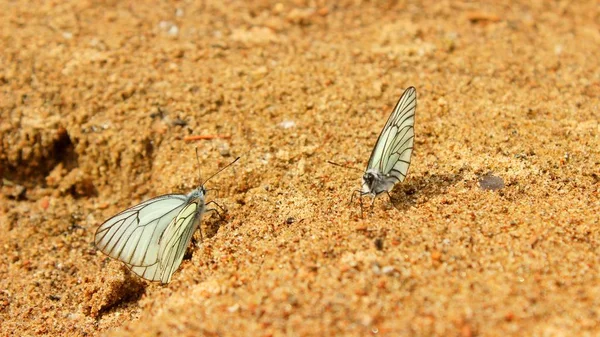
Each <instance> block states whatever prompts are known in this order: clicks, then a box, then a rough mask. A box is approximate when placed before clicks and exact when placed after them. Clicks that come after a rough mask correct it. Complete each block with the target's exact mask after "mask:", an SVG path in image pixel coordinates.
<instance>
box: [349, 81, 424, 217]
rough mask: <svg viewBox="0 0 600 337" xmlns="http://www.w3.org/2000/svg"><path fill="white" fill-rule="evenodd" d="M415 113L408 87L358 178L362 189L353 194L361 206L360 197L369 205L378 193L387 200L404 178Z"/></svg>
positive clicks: (414, 98)
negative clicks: (365, 199) (367, 199)
mask: <svg viewBox="0 0 600 337" xmlns="http://www.w3.org/2000/svg"><path fill="white" fill-rule="evenodd" d="M416 109H417V90H416V89H415V88H414V87H409V88H408V89H406V90H405V91H404V93H403V94H402V96H401V97H400V99H399V100H398V103H396V106H395V107H394V110H393V111H392V114H391V115H390V117H389V118H388V120H387V122H386V123H385V126H384V127H383V130H381V133H380V134H379V138H378V139H377V142H376V143H375V147H374V148H373V152H371V158H370V159H369V163H368V164H367V169H366V171H365V173H364V174H363V176H362V189H361V190H358V191H356V192H358V194H359V196H360V197H361V205H362V196H364V195H370V196H372V198H373V199H372V202H371V204H373V202H374V201H375V198H376V197H377V196H379V195H380V194H382V193H387V194H388V196H389V192H390V191H391V190H392V188H393V187H394V185H395V184H396V183H399V182H402V181H404V179H405V178H406V175H407V174H408V168H409V167H410V157H411V155H412V151H413V145H414V141H415V130H414V126H415V111H416ZM356 192H355V193H356ZM352 195H353V196H354V193H353V194H352ZM361 212H362V206H361Z"/></svg>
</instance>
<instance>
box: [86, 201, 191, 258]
mask: <svg viewBox="0 0 600 337" xmlns="http://www.w3.org/2000/svg"><path fill="white" fill-rule="evenodd" d="M186 200H187V198H186V196H185V195H182V194H168V195H162V196H159V197H156V198H153V199H150V200H147V201H145V202H143V203H141V204H139V205H136V206H133V207H131V208H128V209H126V210H125V211H123V212H121V213H119V214H117V215H115V216H113V217H112V218H110V219H108V220H107V221H106V222H104V223H103V224H102V225H101V226H100V227H99V228H98V230H97V231H96V235H95V242H96V246H97V247H98V248H99V249H100V250H101V251H102V252H103V253H105V254H106V255H108V256H110V257H112V258H115V259H118V260H121V261H123V262H125V263H126V264H128V265H135V266H150V265H153V264H155V263H156V262H157V259H158V251H159V246H158V242H159V239H160V237H161V235H162V233H163V232H164V231H165V229H166V228H167V226H168V225H169V223H171V221H172V220H173V219H174V218H175V217H176V216H177V214H178V213H179V212H180V211H181V209H183V208H184V206H185V203H186Z"/></svg>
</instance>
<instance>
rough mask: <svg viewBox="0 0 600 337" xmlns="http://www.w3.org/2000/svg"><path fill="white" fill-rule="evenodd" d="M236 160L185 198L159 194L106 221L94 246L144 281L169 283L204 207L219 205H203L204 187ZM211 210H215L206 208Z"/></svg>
mask: <svg viewBox="0 0 600 337" xmlns="http://www.w3.org/2000/svg"><path fill="white" fill-rule="evenodd" d="M238 159H240V158H239V157H238V158H236V159H235V160H234V161H233V162H231V163H230V164H228V165H227V166H225V167H224V168H222V169H221V170H219V171H218V172H217V173H215V174H213V175H212V176H211V177H209V178H208V179H206V181H204V183H203V184H201V185H200V187H198V188H197V189H195V190H193V191H192V192H190V193H189V194H187V195H186V194H165V195H161V196H158V197H155V198H152V199H150V200H147V201H144V202H142V203H141V204H139V205H136V206H133V207H131V208H128V209H126V210H124V211H122V212H121V213H119V214H117V215H115V216H113V217H112V218H110V219H108V220H106V222H104V223H103V224H102V225H100V227H99V228H98V230H97V231H96V236H95V243H96V247H98V249H100V251H102V252H103V253H104V254H106V255H108V256H110V257H112V258H114V259H117V260H120V261H122V262H124V263H125V265H126V266H127V267H128V268H129V269H130V270H131V271H132V272H134V273H135V274H137V275H138V276H140V277H142V278H144V279H146V280H149V281H160V282H161V283H163V284H164V283H169V281H171V276H172V275H173V273H174V272H175V271H176V270H177V268H179V265H180V264H181V261H182V260H183V256H184V255H185V251H186V249H187V246H188V245H189V243H190V241H191V240H192V235H193V234H194V232H195V231H196V229H197V228H198V226H199V225H200V220H201V217H202V214H203V213H204V212H205V211H207V209H206V206H207V205H209V204H215V205H217V206H218V204H216V203H215V202H214V201H210V202H208V203H205V197H206V191H207V190H206V188H204V184H205V183H206V182H207V181H208V180H210V179H211V178H212V177H214V176H215V175H217V174H218V173H219V172H221V171H223V170H224V169H226V168H227V167H229V166H230V165H232V164H233V163H235V162H236V161H237V160H238ZM211 210H215V209H208V211H211ZM215 211H216V210H215ZM200 235H202V231H201V232H200Z"/></svg>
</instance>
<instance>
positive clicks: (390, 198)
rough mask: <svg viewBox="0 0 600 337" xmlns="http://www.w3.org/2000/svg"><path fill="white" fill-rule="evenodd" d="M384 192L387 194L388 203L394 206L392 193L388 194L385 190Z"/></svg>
mask: <svg viewBox="0 0 600 337" xmlns="http://www.w3.org/2000/svg"><path fill="white" fill-rule="evenodd" d="M385 194H387V196H388V199H389V201H390V205H391V206H392V208H393V207H394V202H393V201H392V195H391V194H390V192H389V191H385Z"/></svg>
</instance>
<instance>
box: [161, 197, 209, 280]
mask: <svg viewBox="0 0 600 337" xmlns="http://www.w3.org/2000/svg"><path fill="white" fill-rule="evenodd" d="M203 211H204V199H202V198H201V199H199V200H197V201H194V202H191V203H189V204H187V205H186V206H185V207H184V208H183V209H182V210H181V211H180V212H179V214H178V215H177V217H176V218H175V219H173V221H172V222H171V223H170V224H169V226H168V227H167V228H166V229H165V231H164V233H163V235H162V237H161V238H160V244H159V246H160V248H159V252H158V258H159V269H160V271H159V272H160V280H161V281H162V282H163V283H167V282H169V281H170V280H171V276H172V275H173V273H174V272H175V271H176V270H177V268H179V265H180V264H181V261H182V260H183V256H184V255H185V250H186V249H187V246H188V245H189V243H190V241H191V240H192V236H193V234H194V231H195V230H196V228H197V226H198V224H199V222H200V218H201V216H202V212H203Z"/></svg>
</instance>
